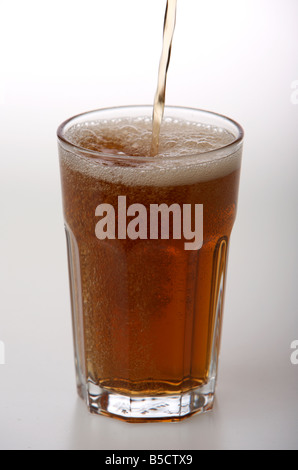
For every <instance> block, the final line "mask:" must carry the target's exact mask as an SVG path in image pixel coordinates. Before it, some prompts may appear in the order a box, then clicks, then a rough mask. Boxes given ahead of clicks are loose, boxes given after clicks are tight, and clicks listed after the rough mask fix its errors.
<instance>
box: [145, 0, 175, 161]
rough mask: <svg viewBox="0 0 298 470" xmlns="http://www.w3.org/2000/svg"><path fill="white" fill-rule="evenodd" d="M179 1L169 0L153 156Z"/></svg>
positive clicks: (157, 136) (155, 148)
mask: <svg viewBox="0 0 298 470" xmlns="http://www.w3.org/2000/svg"><path fill="white" fill-rule="evenodd" d="M176 12H177V0H167V7H166V14H165V22H164V37H163V48H162V54H161V59H160V64H159V73H158V84H157V90H156V95H155V100H154V110H153V128H152V145H151V156H155V155H157V153H158V147H159V136H160V128H161V123H162V119H163V114H164V108H165V99H166V85H167V73H168V69H169V65H170V58H171V51H172V42H173V36H174V32H175V25H176Z"/></svg>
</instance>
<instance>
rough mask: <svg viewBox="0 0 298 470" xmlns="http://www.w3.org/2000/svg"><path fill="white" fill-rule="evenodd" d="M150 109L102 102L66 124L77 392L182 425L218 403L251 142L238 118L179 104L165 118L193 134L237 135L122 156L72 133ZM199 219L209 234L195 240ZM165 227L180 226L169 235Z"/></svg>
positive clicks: (106, 408) (105, 406)
mask: <svg viewBox="0 0 298 470" xmlns="http://www.w3.org/2000/svg"><path fill="white" fill-rule="evenodd" d="M151 115H152V107H150V106H135V107H123V108H112V109H102V110H97V111H93V112H90V113H85V114H82V115H79V116H76V117H73V118H71V119H69V120H68V121H66V122H64V123H63V124H62V125H61V126H60V127H59V129H58V142H59V155H60V168H61V181H62V193H63V207H64V218H65V228H66V237H67V246H68V258H69V273H70V289H71V303H72V319H73V332H74V347H75V362H76V374H77V388H78V393H79V395H80V396H81V398H83V399H84V401H85V402H86V403H87V406H88V408H89V410H90V411H91V412H94V413H97V414H104V415H108V416H113V417H117V418H119V419H124V420H126V421H131V422H135V421H150V420H163V421H176V420H180V419H182V418H185V417H187V416H190V415H192V414H195V413H200V412H205V411H208V410H211V409H212V407H213V402H214V395H215V386H216V380H217V371H218V356H219V349H220V337H221V329H222V317H223V305H224V292H225V283H226V270H227V259H228V249H229V240H230V235H231V231H232V228H233V224H234V221H235V217H236V210H237V199H238V187H239V178H240V167H241V157H242V146H243V130H242V128H241V127H240V126H239V125H238V124H237V123H236V122H234V121H232V120H230V119H228V118H226V117H224V116H220V115H217V114H214V113H210V112H205V111H201V110H195V109H187V108H178V107H166V109H165V118H164V119H165V122H169V121H171V122H180V121H181V120H183V121H186V122H187V124H186V125H187V126H193V128H194V129H196V131H195V132H197V133H200V132H202V129H205V130H206V129H207V130H208V129H210V127H211V126H212V129H214V132H215V134H217V135H218V136H219V137H218V139H220V138H221V137H220V135H221V134H222V132H223V130H225V131H228V132H230V133H231V134H232V135H233V137H232V141H231V142H230V143H228V144H222V145H220V148H218V149H216V150H210V151H205V152H203V153H198V152H195V151H194V152H190V153H189V154H186V155H185V154H184V155H179V156H178V157H177V156H175V157H164V158H161V157H159V156H157V157H152V158H150V157H139V156H127V155H123V154H118V155H117V156H115V155H113V152H111V151H108V150H107V149H103V150H101V151H98V150H96V149H94V148H92V147H91V149H90V146H88V147H89V148H86V146H80V142H79V141H77V140H75V139H74V137H73V136H75V134H76V132H78V133H79V132H81V129H82V128H83V129H87V130H88V132H90V135H91V134H92V133H93V130H94V128H95V127H94V126H96V124H97V123H98V121H101V122H102V123H103V124H104V125H108V124H107V123H109V122H114V123H115V122H116V123H117V122H119V120H121V119H123V118H127V117H129V118H130V119H132V120H134V121H135V122H136V123H137V122H138V121H139V120H140V118H142V119H143V120H144V121H146V122H151ZM70 129H72V134H71V135H72V138H69V135H70V134H69V130H70ZM216 138H217V137H216ZM135 204H137V206H135ZM161 204H163V207H164V208H170V209H169V212H168V216H169V217H168V218H167V217H166V216H167V213H166V212H165V213H164V214H163V215H164V216H165V218H164V220H162V214H161V212H158V213H157V218H155V225H154V222H152V220H153V209H155V210H156V208H157V207H158V208H160V205H161ZM141 206H142V207H143V208H144V210H146V214H147V216H148V220H146V221H145V222H146V224H147V225H146V224H145V227H146V230H145V233H144V231H143V236H142V235H141V234H140V233H141V232H139V236H138V237H137V236H133V234H135V233H136V231H133V230H130V229H129V228H128V225H127V224H128V221H131V220H132V217H131V216H132V214H134V215H136V214H138V215H140V214H141V209H142V207H141ZM136 208H138V210H139V212H136ZM112 209H113V210H112ZM133 209H134V211H133ZM151 209H152V213H151ZM109 210H112V212H111V213H112V215H113V214H115V218H114V219H113V220H112V219H109V217H111V213H110V212H109ZM171 210H172V211H173V212H171ZM175 210H177V211H178V212H176V213H175V214H174V212H175ZM187 210H189V212H188V213H187ZM113 211H114V212H113ZM126 211H127V213H126ZM129 211H131V212H129ZM179 211H180V212H179ZM108 214H109V216H108ZM177 214H178V215H179V214H181V217H182V214H183V217H182V221H180V223H181V224H182V225H180V226H179V224H178V228H180V230H181V232H180V233H181V237H180V238H179V230H178V233H177V225H176V226H175V223H176V224H177V223H178V222H179V220H178V219H177V218H176V217H177ZM185 214H186V215H185ZM187 214H188V215H187ZM128 215H130V217H128ZM155 215H156V213H155ZM125 216H126V217H127V218H126V219H125ZM150 216H151V219H150V223H149V217H150ZM197 216H198V219H195V221H194V220H193V219H194V217H197ZM100 217H102V218H100ZM104 217H105V223H106V225H105V230H103V226H104V224H103V220H104ZM123 217H124V218H123ZM158 217H159V218H158ZM190 218H191V223H190V225H189V226H188V231H187V222H189V220H188V219H190ZM120 219H121V220H122V221H125V220H126V222H125V223H126V225H124V226H120V222H121V220H120ZM140 220H141V219H140V218H139V219H138V221H139V228H140V226H141V222H140ZM197 220H198V221H199V222H200V224H198V233H200V234H201V235H200V236H201V237H202V239H201V240H200V239H199V238H198V239H197V240H195V241H193V242H192V243H191V242H190V237H187V233H191V234H194V233H195V230H193V229H194V223H195V227H197V225H196V223H197ZM100 221H102V222H100ZM117 222H118V224H119V227H118V232H117V230H116V228H115V224H117ZM143 222H144V220H143ZM143 222H142V223H143ZM165 222H168V224H169V226H170V225H171V223H172V222H173V227H172V228H171V229H170V228H169V229H168V231H167V230H166V231H163V230H165V226H163V225H162V224H163V223H165ZM110 223H111V225H110ZM123 223H124V222H123ZM151 223H152V224H153V226H151V225H150V224H151ZM184 223H185V225H184ZM149 225H150V229H149ZM134 228H136V224H135V225H134ZM182 228H183V230H182ZM126 229H127V231H126ZM200 230H201V231H200ZM108 234H109V235H108ZM129 234H130V236H129ZM147 235H148V236H147Z"/></svg>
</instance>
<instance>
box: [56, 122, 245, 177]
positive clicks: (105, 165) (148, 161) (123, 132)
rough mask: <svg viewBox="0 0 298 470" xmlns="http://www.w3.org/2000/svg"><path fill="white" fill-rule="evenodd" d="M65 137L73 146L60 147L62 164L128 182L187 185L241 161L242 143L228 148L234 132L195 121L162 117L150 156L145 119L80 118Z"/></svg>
mask: <svg viewBox="0 0 298 470" xmlns="http://www.w3.org/2000/svg"><path fill="white" fill-rule="evenodd" d="M65 137H66V140H67V141H68V142H69V143H70V144H71V145H73V146H74V147H73V150H71V148H70V146H67V148H66V147H65V146H64V148H62V150H61V158H62V160H63V162H64V164H65V165H67V166H69V167H70V168H71V169H72V170H75V171H79V172H82V173H84V174H86V175H88V176H89V177H92V178H96V179H102V180H105V181H108V182H114V183H121V184H125V185H129V186H132V185H133V186H139V185H140V186H176V185H189V184H194V183H196V182H202V181H208V180H214V179H216V178H219V177H223V176H226V175H228V174H230V173H232V172H233V171H235V170H237V169H238V168H239V167H240V165H241V147H240V146H238V147H236V148H233V146H231V144H233V143H234V142H235V140H236V138H235V136H234V135H233V134H232V133H230V132H229V131H227V130H225V129H222V128H219V127H215V126H211V125H206V124H200V123H198V122H191V121H184V120H178V119H172V118H166V119H165V120H164V122H163V125H162V129H161V136H160V147H159V153H158V155H157V156H156V157H152V158H150V148H151V139H152V121H151V119H150V118H148V117H144V118H142V117H138V118H130V119H128V118H119V119H112V120H101V121H89V122H87V121H85V122H80V123H78V124H76V125H73V126H72V127H70V128H69V129H68V131H67V133H66V136H65ZM62 147H63V145H62ZM84 149H85V150H84Z"/></svg>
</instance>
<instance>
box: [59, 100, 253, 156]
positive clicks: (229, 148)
mask: <svg viewBox="0 0 298 470" xmlns="http://www.w3.org/2000/svg"><path fill="white" fill-rule="evenodd" d="M142 109H143V110H146V111H149V110H151V112H152V113H153V106H152V105H128V106H113V107H106V108H99V109H94V110H92V111H86V112H83V113H79V114H77V115H75V116H72V117H70V118H68V119H66V120H65V121H63V122H62V124H60V126H59V127H58V129H57V137H58V141H59V143H60V144H61V145H62V146H64V148H66V150H70V151H72V152H73V151H76V154H78V153H79V154H80V155H84V156H90V157H91V158H95V157H97V158H98V159H108V160H118V161H119V160H120V161H121V160H122V161H134V162H149V163H150V162H157V161H159V160H164V159H165V157H162V156H159V155H157V156H154V157H152V156H148V157H147V156H132V155H112V156H111V154H107V153H106V154H105V152H103V151H97V150H89V149H87V148H85V147H81V146H80V145H77V144H74V143H73V142H71V141H70V140H68V139H67V138H66V136H65V129H66V127H67V126H69V125H70V124H71V123H72V122H73V123H74V124H75V121H76V120H79V119H81V118H86V120H85V122H88V116H90V115H93V114H101V113H105V112H113V111H115V112H117V111H125V110H127V111H128V115H127V116H126V117H131V115H130V114H129V111H132V110H142ZM175 110H176V111H178V112H189V113H196V114H204V115H208V116H209V117H214V119H220V120H222V121H225V122H227V123H228V124H230V125H232V126H233V127H234V128H235V129H236V130H237V135H235V140H233V142H231V143H230V144H227V145H223V146H219V147H218V148H216V149H213V150H208V151H205V152H200V153H190V154H189V155H181V156H174V157H170V156H169V157H166V160H167V161H171V160H173V161H174V160H180V159H185V158H190V157H198V156H199V157H200V158H202V157H203V156H208V157H211V158H210V160H211V159H212V156H213V155H217V160H220V159H221V158H224V157H226V156H230V155H233V154H234V153H236V152H237V151H238V150H239V149H240V147H241V146H242V144H243V140H244V130H243V128H242V126H241V125H240V124H239V123H238V122H237V121H235V120H233V119H231V118H229V117H227V116H225V115H223V114H219V113H216V112H213V111H207V110H204V109H199V108H191V107H184V106H171V105H166V106H165V113H166V112H167V111H175ZM139 117H141V114H140V115H139ZM166 117H167V116H165V118H166ZM172 117H173V116H172ZM114 118H117V116H114ZM90 121H91V120H90ZM221 153H222V154H223V155H222V156H220V155H219V154H221ZM210 160H209V161H210Z"/></svg>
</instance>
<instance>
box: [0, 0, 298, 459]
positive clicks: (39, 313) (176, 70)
mask: <svg viewBox="0 0 298 470" xmlns="http://www.w3.org/2000/svg"><path fill="white" fill-rule="evenodd" d="M178 8H179V9H178V17H177V29H176V34H175V39H174V47H173V54H172V62H171V68H170V72H169V80H168V93H167V103H168V104H172V105H182V106H191V107H199V108H203V109H208V110H212V111H216V112H219V113H223V114H226V115H229V116H230V117H232V118H234V119H236V120H238V121H239V122H240V123H241V124H242V126H243V127H244V128H245V131H246V143H245V151H244V160H243V169H242V181H241V190H240V199H239V212H238V219H237V223H236V225H235V229H234V233H233V237H232V245H231V252H230V263H229V276H228V286H227V288H228V293H227V298H226V309H225V323H224V331H223V342H222V353H221V362H220V378H219V385H218V390H217V399H216V405H215V409H214V411H213V412H212V413H210V414H207V415H204V416H196V417H193V418H191V419H189V420H186V421H184V422H182V423H179V424H149V425H146V424H139V425H129V424H126V423H122V422H118V421H116V420H111V419H108V418H103V417H97V416H90V415H89V414H88V412H87V411H86V409H85V407H84V404H83V403H81V401H80V400H79V399H78V398H77V397H76V391H75V378H74V365H73V357H72V353H73V347H72V332H71V320H70V305H69V304H70V302H69V293H68V273H67V259H66V247H65V240H64V229H63V218H62V208H61V195H60V180H59V167H58V157H57V146H56V136H55V133H56V128H57V127H58V125H59V124H60V122H62V121H63V120H64V119H66V118H68V117H70V116H71V115H74V114H77V113H79V112H83V111H87V110H91V109H95V108H100V107H105V106H116V105H126V104H150V103H153V97H154V93H155V88H156V83H157V70H158V62H159V57H160V52H161V39H162V26H163V15H164V9H165V0H163V1H162V0H150V1H145V0H125V1H123V0H109V1H106V0H84V2H83V1H77V0H59V1H58V0H51V1H40V0H26V1H23V0H10V1H4V0H0V48H1V52H0V61H1V62H0V67H1V71H0V224H1V226H0V227H1V244H0V250H1V252H0V256H1V258H0V277H1V278H0V286H1V297H0V299H1V303H0V341H3V342H4V343H5V349H6V365H0V448H1V449H172V450H173V449H177V450H178V449H246V448H249V449H297V448H298V366H297V365H296V366H294V365H292V364H291V362H290V356H291V343H292V341H294V340H297V339H298V314H297V286H298V283H297V281H298V250H297V235H298V221H297V213H298V189H297V188H298V185H297V175H298V172H297V170H298V136H297V130H298V128H297V124H298V104H295V97H296V98H298V93H296V95H295V94H294V89H292V88H291V85H292V84H293V82H294V81H296V80H298V28H297V18H298V2H297V0H283V1H281V0H208V1H205V2H203V1H200V0H178Z"/></svg>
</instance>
